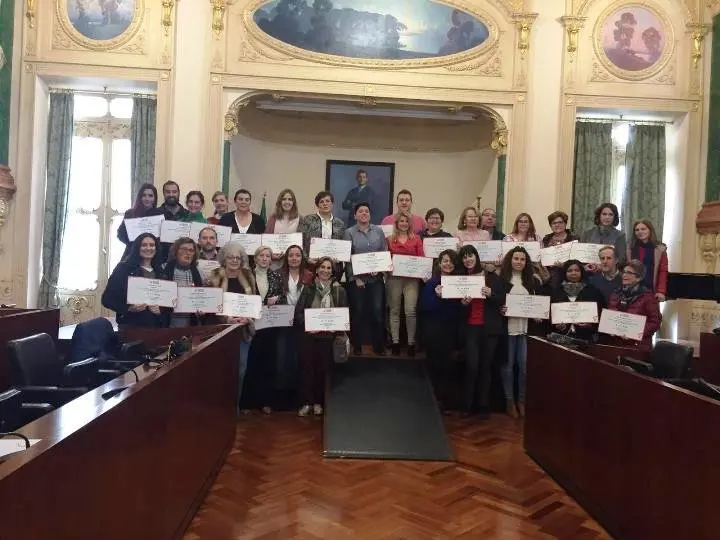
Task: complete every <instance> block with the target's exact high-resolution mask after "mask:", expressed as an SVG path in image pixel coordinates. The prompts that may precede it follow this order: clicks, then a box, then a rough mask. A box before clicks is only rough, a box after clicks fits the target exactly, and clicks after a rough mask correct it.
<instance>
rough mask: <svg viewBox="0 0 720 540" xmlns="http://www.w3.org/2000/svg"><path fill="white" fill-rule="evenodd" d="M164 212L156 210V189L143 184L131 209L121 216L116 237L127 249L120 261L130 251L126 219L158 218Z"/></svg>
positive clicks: (150, 185)
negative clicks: (121, 220) (121, 219)
mask: <svg viewBox="0 0 720 540" xmlns="http://www.w3.org/2000/svg"><path fill="white" fill-rule="evenodd" d="M163 213H164V212H163V210H162V208H158V194H157V188H156V187H155V186H153V185H152V184H150V183H145V184H143V185H142V186H140V189H139V190H138V192H137V194H136V195H135V202H134V203H133V206H132V208H130V209H129V210H127V211H126V212H125V215H124V216H123V222H122V223H121V224H120V226H119V227H118V230H117V237H118V240H120V241H121V242H122V243H123V244H125V245H126V246H127V247H126V249H125V253H123V256H122V259H124V258H125V257H127V255H128V252H129V251H130V244H131V243H132V242H131V240H130V239H129V238H128V233H127V228H126V227H125V220H126V219H134V218H141V217H148V216H160V215H162V214H163Z"/></svg>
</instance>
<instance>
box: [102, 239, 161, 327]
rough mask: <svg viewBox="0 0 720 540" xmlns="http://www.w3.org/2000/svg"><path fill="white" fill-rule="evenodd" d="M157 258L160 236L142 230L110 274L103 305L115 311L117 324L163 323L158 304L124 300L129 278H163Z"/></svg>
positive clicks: (158, 255)
mask: <svg viewBox="0 0 720 540" xmlns="http://www.w3.org/2000/svg"><path fill="white" fill-rule="evenodd" d="M159 258H160V244H159V240H158V239H157V238H155V237H154V236H153V235H152V234H150V233H143V234H141V235H139V236H138V237H137V238H136V239H135V241H134V242H133V243H132V244H130V246H129V252H128V255H127V256H126V257H125V258H124V259H123V260H122V261H121V262H120V264H118V265H117V266H116V267H115V269H114V270H113V272H112V274H110V278H109V279H108V283H107V286H106V287H105V290H104V291H103V294H102V305H103V306H104V307H106V308H107V309H110V310H112V311H114V312H115V320H116V321H117V324H118V326H119V327H120V328H131V327H149V328H153V327H159V326H162V322H163V319H162V315H161V312H160V308H159V307H158V306H149V305H147V304H134V305H130V304H128V303H127V287H128V278H130V277H143V278H149V279H163V275H162V270H161V269H160V261H159Z"/></svg>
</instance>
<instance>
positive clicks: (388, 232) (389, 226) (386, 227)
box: [380, 223, 395, 238]
mask: <svg viewBox="0 0 720 540" xmlns="http://www.w3.org/2000/svg"><path fill="white" fill-rule="evenodd" d="M380 228H381V229H382V230H383V233H384V234H385V238H387V237H389V236H392V233H393V230H394V229H395V225H393V224H392V223H388V224H387V225H380Z"/></svg>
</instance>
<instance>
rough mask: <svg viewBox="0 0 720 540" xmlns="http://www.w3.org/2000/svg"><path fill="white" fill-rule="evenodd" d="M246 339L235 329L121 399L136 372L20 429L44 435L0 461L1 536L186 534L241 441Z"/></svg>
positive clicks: (149, 376)
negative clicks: (115, 391) (112, 393)
mask: <svg viewBox="0 0 720 540" xmlns="http://www.w3.org/2000/svg"><path fill="white" fill-rule="evenodd" d="M186 330H187V329H186ZM241 336H242V331H241V329H240V327H236V326H232V327H227V328H225V329H224V330H223V331H222V333H220V334H218V335H216V336H214V337H212V338H211V339H208V340H206V341H205V342H203V343H202V344H201V345H199V346H197V347H194V348H193V350H192V351H190V352H189V353H187V354H185V355H183V356H182V357H181V358H179V359H178V360H176V361H175V362H174V363H172V364H170V365H168V366H165V367H162V368H160V369H159V370H157V371H152V370H148V369H146V370H138V371H139V377H140V381H139V382H138V383H136V384H134V385H133V386H131V387H130V388H129V389H128V390H126V391H125V392H123V393H122V394H120V395H118V396H116V397H114V398H111V399H109V400H107V401H105V400H103V399H102V394H103V393H104V392H106V391H107V390H110V389H112V388H115V387H117V386H122V385H127V384H131V383H132V382H134V376H133V375H132V374H125V375H123V376H122V377H119V378H118V379H115V380H114V381H111V382H110V383H108V384H106V385H104V386H102V387H100V388H98V389H96V390H94V391H92V392H89V393H87V394H85V395H83V396H81V397H80V398H78V399H76V400H74V401H72V402H70V403H68V404H67V405H65V406H64V407H61V408H59V409H57V410H55V411H53V412H52V413H50V414H48V415H46V416H44V417H43V418H40V419H39V420H37V421H35V422H33V423H31V424H28V425H27V426H25V427H24V428H22V429H21V430H20V431H21V432H22V433H23V434H24V435H26V436H27V437H35V438H42V441H41V442H39V443H37V444H36V445H35V446H33V447H32V448H30V449H29V450H26V451H25V452H23V453H21V454H16V455H14V456H13V457H11V458H10V459H8V460H7V461H5V462H3V463H0V523H1V524H2V525H1V526H0V537H1V538H2V539H3V540H16V539H18V540H19V539H28V538H32V539H34V540H42V539H52V540H60V539H85V538H87V539H92V540H96V539H98V538H103V539H110V540H111V539H123V540H125V539H128V538H137V539H145V538H148V539H158V540H160V539H165V538H177V537H181V536H182V533H183V531H184V529H185V527H186V526H187V524H188V523H189V521H190V519H192V516H193V515H194V513H195V511H196V510H197V507H198V506H199V504H200V503H201V502H202V499H203V497H204V495H205V492H206V490H207V489H208V488H209V487H210V486H211V484H212V482H213V480H214V478H215V475H216V474H217V471H218V470H219V468H220V467H221V466H222V464H223V462H224V459H225V456H226V454H227V452H228V451H229V449H230V448H231V447H232V444H233V440H234V434H235V425H236V422H237V413H236V409H237V398H238V384H237V378H238V355H239V350H240V341H241Z"/></svg>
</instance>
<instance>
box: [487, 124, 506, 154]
mask: <svg viewBox="0 0 720 540" xmlns="http://www.w3.org/2000/svg"><path fill="white" fill-rule="evenodd" d="M507 145H508V130H507V129H502V128H495V131H494V132H493V138H492V141H490V148H492V149H493V150H495V153H496V154H497V155H498V156H504V155H505V154H507Z"/></svg>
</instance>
